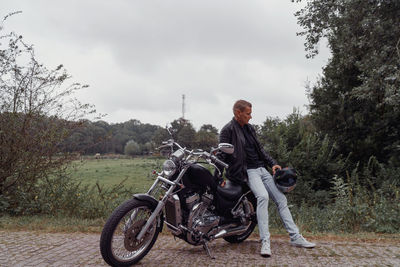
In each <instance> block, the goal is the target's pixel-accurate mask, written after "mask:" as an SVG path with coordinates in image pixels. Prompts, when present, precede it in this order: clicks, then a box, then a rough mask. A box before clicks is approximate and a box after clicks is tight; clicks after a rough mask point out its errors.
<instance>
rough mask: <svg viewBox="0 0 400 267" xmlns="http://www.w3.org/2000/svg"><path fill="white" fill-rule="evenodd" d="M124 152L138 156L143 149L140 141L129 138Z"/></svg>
mask: <svg viewBox="0 0 400 267" xmlns="http://www.w3.org/2000/svg"><path fill="white" fill-rule="evenodd" d="M124 153H125V155H128V156H137V155H140V154H141V153H142V150H141V148H140V146H139V144H138V143H136V142H135V141H134V140H129V141H128V142H127V143H126V145H125V149H124Z"/></svg>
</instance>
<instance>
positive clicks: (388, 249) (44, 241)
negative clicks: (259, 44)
mask: <svg viewBox="0 0 400 267" xmlns="http://www.w3.org/2000/svg"><path fill="white" fill-rule="evenodd" d="M311 240H312V241H315V240H313V239H311ZM316 242H317V245H318V246H317V247H316V248H315V249H303V248H295V247H291V246H290V245H289V243H288V240H287V238H283V237H275V236H274V237H273V239H272V242H271V247H272V257H271V258H262V257H261V256H259V255H258V252H259V247H260V243H259V242H258V241H257V238H256V237H252V238H249V239H248V240H246V241H245V242H243V243H241V244H229V243H227V242H225V241H224V240H216V241H214V242H213V243H212V244H211V249H212V251H213V253H214V255H215V256H216V259H215V260H211V259H210V258H209V257H208V256H207V254H206V253H205V252H204V250H203V249H202V247H201V246H199V247H194V246H190V245H188V244H186V243H185V242H183V241H181V240H177V241H174V238H173V237H172V236H171V235H164V234H163V235H160V236H159V239H158V240H157V242H156V244H155V245H154V247H153V249H152V250H151V251H150V253H149V254H148V255H147V256H146V257H145V258H143V259H142V261H141V262H140V263H139V264H138V266H157V267H160V266H400V242H399V239H397V240H393V241H387V240H386V241H385V242H354V241H352V242H348V241H347V242H346V241H331V240H330V241H328V240H321V239H320V240H316ZM98 244H99V235H98V234H83V233H72V234H61V233H38V232H8V231H0V266H12V267H14V266H106V265H105V263H104V262H103V260H102V258H101V256H100V252H99V247H98Z"/></svg>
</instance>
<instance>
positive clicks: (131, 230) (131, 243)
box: [111, 206, 159, 261]
mask: <svg viewBox="0 0 400 267" xmlns="http://www.w3.org/2000/svg"><path fill="white" fill-rule="evenodd" d="M151 213H152V211H151V210H150V208H149V207H146V206H140V207H135V208H134V209H132V210H130V211H129V212H127V213H126V214H125V216H124V217H122V218H121V220H120V221H119V223H118V225H117V227H116V228H115V231H114V233H113V236H112V239H111V251H112V254H113V255H114V257H115V258H116V259H118V260H119V261H131V260H133V259H135V258H136V257H138V256H139V255H140V254H141V253H142V252H143V251H144V250H145V249H146V248H147V247H148V246H149V245H150V243H151V241H152V239H153V236H154V235H155V233H156V228H157V227H156V224H157V221H158V220H159V218H157V219H156V220H155V221H154V223H153V224H152V225H151V226H150V228H149V230H148V231H147V232H146V234H145V235H144V236H143V238H142V239H141V240H137V239H136V237H137V235H138V234H139V232H140V231H141V229H142V227H143V226H144V225H145V224H146V222H147V220H148V219H149V218H150V216H151Z"/></svg>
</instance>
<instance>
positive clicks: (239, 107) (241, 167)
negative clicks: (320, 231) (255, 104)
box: [219, 100, 315, 257]
mask: <svg viewBox="0 0 400 267" xmlns="http://www.w3.org/2000/svg"><path fill="white" fill-rule="evenodd" d="M251 112H252V105H251V103H249V102H247V101H245V100H238V101H236V103H235V104H234V106H233V114H234V118H233V119H232V120H231V121H230V122H229V123H228V124H226V125H225V126H224V127H223V128H222V130H221V134H220V138H219V142H220V143H230V144H233V145H234V147H235V152H234V153H233V154H232V155H226V154H225V155H223V160H225V162H226V163H228V164H229V168H228V169H227V172H226V177H227V178H228V179H229V180H231V181H233V182H236V183H239V184H243V183H247V185H248V186H249V188H250V189H251V191H252V192H253V193H254V195H255V197H256V199H257V220H258V227H259V231H260V239H261V244H262V245H261V255H262V256H264V257H270V256H271V249H270V233H269V228H268V200H269V198H271V199H272V200H273V201H274V202H275V204H276V205H277V207H278V211H279V215H280V217H281V219H282V222H283V224H284V226H285V228H286V230H287V231H288V233H289V236H290V243H291V244H292V245H293V246H298V247H305V248H313V247H315V244H314V243H311V242H308V241H307V240H306V239H305V238H304V237H303V236H302V235H301V234H300V233H299V229H298V227H297V226H296V224H295V223H294V221H293V218H292V215H291V213H290V211H289V208H288V206H287V200H286V197H285V195H284V194H283V193H282V192H281V191H279V189H278V188H277V187H276V185H275V182H274V179H273V177H272V176H271V174H270V173H269V172H268V171H267V170H266V166H269V167H271V168H272V172H273V174H275V171H276V170H277V169H281V166H279V165H278V164H277V162H276V161H275V160H274V159H273V158H272V157H271V156H270V155H268V154H267V153H266V152H265V150H264V149H263V147H262V146H261V144H260V142H259V141H258V139H257V136H256V132H255V130H254V128H253V127H252V126H251V125H250V124H249V120H250V119H251Z"/></svg>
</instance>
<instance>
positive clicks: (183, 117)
mask: <svg viewBox="0 0 400 267" xmlns="http://www.w3.org/2000/svg"><path fill="white" fill-rule="evenodd" d="M182 119H185V95H184V94H183V95H182Z"/></svg>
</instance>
